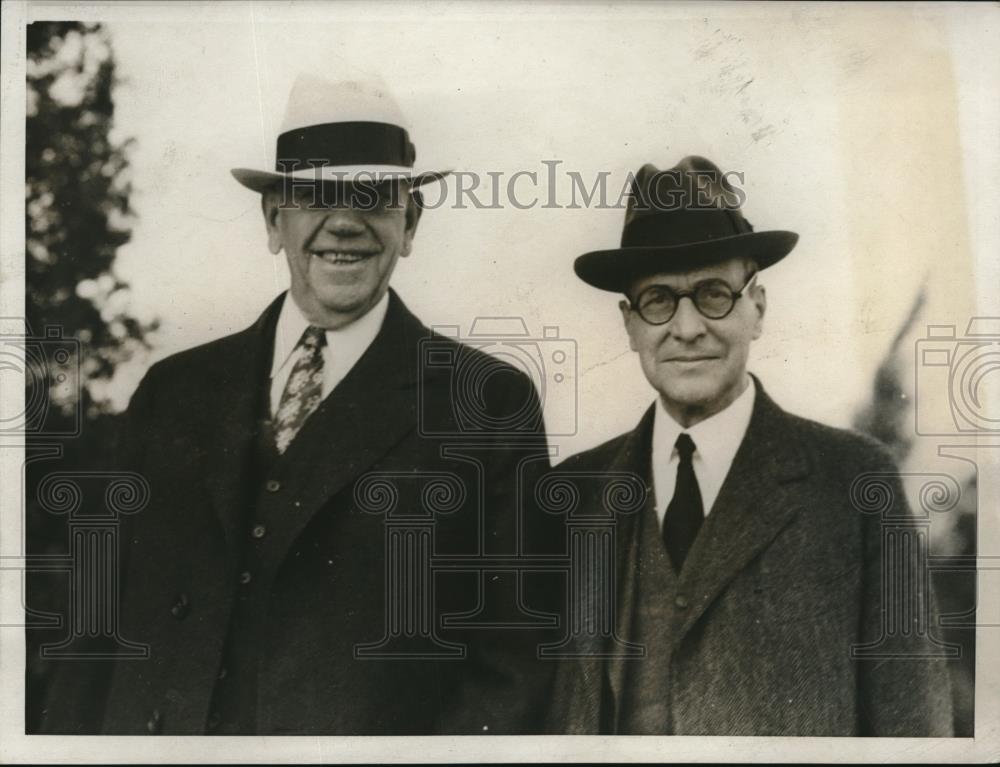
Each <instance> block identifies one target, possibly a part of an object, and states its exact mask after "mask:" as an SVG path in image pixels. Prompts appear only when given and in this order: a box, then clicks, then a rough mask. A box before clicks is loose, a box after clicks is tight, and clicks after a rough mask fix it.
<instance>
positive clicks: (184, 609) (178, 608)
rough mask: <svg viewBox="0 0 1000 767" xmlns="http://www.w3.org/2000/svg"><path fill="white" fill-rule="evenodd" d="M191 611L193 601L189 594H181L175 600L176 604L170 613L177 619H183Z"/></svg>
mask: <svg viewBox="0 0 1000 767" xmlns="http://www.w3.org/2000/svg"><path fill="white" fill-rule="evenodd" d="M189 612H191V602H190V601H189V600H188V595H187V594H181V595H180V596H179V597H177V601H176V602H174V606H173V607H171V608H170V614H171V615H173V616H174V617H175V618H176V619H177V620H183V619H184V618H186V617H187V615H188V613H189Z"/></svg>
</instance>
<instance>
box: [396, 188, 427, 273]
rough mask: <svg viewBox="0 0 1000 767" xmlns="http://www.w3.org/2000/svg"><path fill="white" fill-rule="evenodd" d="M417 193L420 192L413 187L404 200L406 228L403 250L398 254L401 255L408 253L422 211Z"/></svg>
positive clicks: (404, 255)
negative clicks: (407, 197)
mask: <svg viewBox="0 0 1000 767" xmlns="http://www.w3.org/2000/svg"><path fill="white" fill-rule="evenodd" d="M419 195H420V193H419V192H418V191H417V190H416V189H414V190H413V191H412V192H410V196H409V199H407V201H406V229H405V230H404V231H403V252H402V253H401V254H400V255H401V256H403V257H406V256H408V255H410V249H411V248H412V247H413V236H414V235H415V234H416V233H417V224H419V223H420V214H421V213H423V212H424V209H423V207H422V206H421V205H420V197H419Z"/></svg>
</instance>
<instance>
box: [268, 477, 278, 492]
mask: <svg viewBox="0 0 1000 767" xmlns="http://www.w3.org/2000/svg"><path fill="white" fill-rule="evenodd" d="M265 487H266V488H267V492H269V493H276V492H278V491H279V490H280V489H281V483H280V482H279V481H278V480H276V479H269V480H268V481H267V484H266V485H265Z"/></svg>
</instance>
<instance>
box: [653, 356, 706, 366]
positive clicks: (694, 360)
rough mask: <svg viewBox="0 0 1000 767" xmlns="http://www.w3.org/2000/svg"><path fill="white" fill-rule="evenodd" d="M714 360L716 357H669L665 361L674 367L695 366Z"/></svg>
mask: <svg viewBox="0 0 1000 767" xmlns="http://www.w3.org/2000/svg"><path fill="white" fill-rule="evenodd" d="M716 359H718V357H671V358H670V359H668V360H665V361H666V362H668V363H673V364H675V365H696V364H698V363H700V362H711V361H713V360H716Z"/></svg>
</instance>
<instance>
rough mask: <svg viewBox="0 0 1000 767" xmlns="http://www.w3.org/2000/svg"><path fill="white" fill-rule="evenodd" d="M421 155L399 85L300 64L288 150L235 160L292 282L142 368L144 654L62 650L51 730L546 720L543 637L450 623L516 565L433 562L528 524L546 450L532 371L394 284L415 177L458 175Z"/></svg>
mask: <svg viewBox="0 0 1000 767" xmlns="http://www.w3.org/2000/svg"><path fill="white" fill-rule="evenodd" d="M414 161H415V151H414V147H413V144H412V143H411V142H410V139H409V135H408V132H407V130H406V128H405V127H404V122H403V119H402V116H401V115H400V113H399V110H398V108H397V107H396V106H395V104H394V103H393V102H392V99H391V98H390V97H389V95H388V94H387V93H386V91H385V89H384V88H383V87H381V86H370V85H366V84H361V83H353V82H349V83H327V82H324V81H320V80H316V79H315V78H303V79H300V80H299V81H298V82H297V83H296V85H295V87H294V89H293V91H292V94H291V97H290V99H289V105H288V110H287V114H286V119H285V123H284V125H283V128H282V132H281V134H280V136H279V137H278V139H277V162H276V166H275V170H273V171H262V170H249V169H238V170H234V171H233V175H234V176H235V177H236V179H237V180H238V181H239V182H240V183H242V184H243V185H245V186H247V187H249V188H250V189H252V190H254V191H255V192H259V193H260V194H261V199H262V209H263V213H264V221H265V225H266V229H267V242H268V246H269V248H270V249H271V251H272V252H273V253H275V254H277V253H279V252H282V251H283V252H284V254H285V257H286V258H287V261H288V266H289V270H290V272H291V288H290V290H289V291H288V292H287V293H286V294H282V295H280V296H278V297H277V298H276V299H275V301H274V302H273V303H272V304H271V305H270V306H269V307H268V308H267V309H266V310H265V311H264V313H263V314H262V315H261V317H260V319H259V320H258V321H257V322H256V323H254V325H253V326H252V327H250V328H248V329H247V330H244V331H242V332H240V333H236V334H235V335H232V336H229V337H227V338H223V339H221V340H218V341H214V342H212V343H209V344H206V345H204V346H201V347H199V348H196V349H192V350H189V351H186V352H182V353H180V354H177V355H174V356H172V357H170V358H167V359H165V360H163V361H161V362H159V363H157V364H156V365H154V366H153V367H152V368H151V369H150V370H149V372H148V374H147V375H146V377H145V378H144V380H143V382H142V384H141V385H140V387H139V389H138V390H137V392H136V393H135V395H134V397H133V399H132V402H131V404H130V407H129V411H128V425H129V427H130V428H129V430H128V434H127V438H126V445H127V453H128V467H129V468H131V469H133V470H135V471H137V472H139V473H141V474H142V475H143V476H144V477H145V478H146V479H147V480H148V481H149V484H150V487H151V491H152V498H151V501H150V503H149V506H148V507H147V508H145V509H144V510H143V511H142V512H140V513H138V514H136V515H135V516H134V522H133V524H132V526H131V527H130V528H129V529H128V531H127V533H125V534H123V546H122V549H123V559H124V562H123V567H122V572H123V586H122V592H121V599H122V602H121V616H122V621H123V622H122V627H121V633H122V635H123V636H125V637H128V639H129V640H130V641H132V642H136V643H143V644H146V645H148V647H149V650H150V652H149V657H148V659H146V660H121V661H119V662H116V663H110V662H106V661H105V662H101V661H89V662H78V663H77V665H76V666H75V667H71V666H72V664H69V663H68V664H66V665H67V668H66V669H63V670H62V673H60V675H59V677H58V678H57V683H56V685H55V687H54V690H53V693H52V695H51V696H50V704H49V708H48V714H47V716H48V718H47V724H46V726H45V729H46V730H47V731H50V732H96V731H100V732H103V733H111V734H144V733H164V734H199V733H209V734H212V733H219V734H343V735H384V734H432V733H441V732H446V733H456V734H461V733H473V732H475V733H489V734H493V733H505V732H530V731H532V729H533V728H535V727H537V726H538V724H537V723H538V711H537V707H538V706H540V705H542V704H543V703H544V701H543V700H542V699H541V696H540V695H538V694H535V693H534V692H533V690H535V688H536V686H537V685H539V684H542V683H543V678H542V676H539V675H534V676H532V675H528V676H524V675H523V673H522V672H523V670H524V668H523V665H522V661H526V660H528V658H527V655H528V654H529V653H530V654H531V656H532V657H533V652H534V647H533V645H529V644H523V643H522V644H519V643H518V642H517V641H513V640H516V639H517V638H516V637H514V638H513V640H512V637H511V636H510V634H509V633H507V634H504V633H503V631H502V629H501V630H498V632H499V633H498V632H493V633H490V632H484V631H483V630H482V629H478V630H471V629H470V630H469V631H467V632H465V633H462V632H459V631H452V632H451V633H450V634H449V633H448V631H446V630H444V629H442V628H441V626H442V618H443V616H444V615H445V614H446V613H448V614H453V615H461V614H465V615H478V616H479V618H480V619H481V621H480V622H481V623H485V624H491V623H492V624H493V625H498V623H499V624H502V623H503V621H504V620H505V615H507V614H506V613H504V612H503V611H502V609H499V608H495V607H494V606H491V605H489V604H485V605H484V604H480V603H479V599H480V594H481V593H482V592H483V588H484V581H485V580H486V579H489V582H490V586H491V588H492V589H496V587H497V583H498V582H503V581H504V580H505V579H507V580H509V579H510V578H511V577H512V575H503V574H491V573H485V572H477V571H476V570H475V569H473V570H471V571H468V572H465V573H459V574H453V575H450V574H448V573H437V574H435V575H434V577H433V578H432V579H430V580H428V579H427V578H426V576H427V570H426V567H425V566H426V565H427V557H428V556H430V555H431V554H459V555H466V556H468V555H470V554H483V553H490V552H493V553H511V552H513V551H515V550H516V549H517V542H516V541H515V540H514V538H515V535H516V531H517V530H518V528H519V521H518V520H517V519H516V518H515V513H516V511H517V507H518V504H517V502H516V499H515V497H514V488H515V486H516V482H517V476H516V471H517V467H518V464H519V463H521V462H524V461H527V462H533V463H534V464H535V465H541V466H543V467H545V466H547V451H546V448H545V438H544V430H543V426H542V418H541V407H540V404H539V401H538V398H537V395H536V392H535V389H534V386H533V384H532V383H531V381H530V380H529V379H528V377H527V376H525V375H524V374H523V373H521V372H518V371H516V370H515V369H514V368H513V367H511V366H510V365H507V364H506V363H503V362H500V361H498V360H496V359H494V358H492V357H488V356H487V355H485V354H483V353H481V352H479V351H477V350H474V349H471V348H470V347H467V346H464V345H461V344H459V343H457V342H455V341H452V340H449V339H444V338H441V337H439V336H433V335H432V334H431V332H430V331H429V330H428V329H427V328H426V327H424V326H423V325H422V324H421V323H420V322H419V320H417V318H416V317H414V316H413V315H412V314H411V313H410V312H409V311H408V310H407V308H406V307H405V306H404V304H403V302H402V301H401V300H400V298H399V296H398V295H396V293H395V292H394V291H393V290H392V289H391V288H390V287H389V284H390V280H391V277H392V274H393V270H394V269H395V267H396V264H397V261H398V260H399V259H400V258H403V257H406V256H408V255H409V254H410V250H411V247H412V244H413V239H414V236H415V233H416V230H417V223H418V221H419V219H420V204H419V202H420V201H419V196H418V191H417V190H418V188H419V187H420V185H422V184H423V183H425V182H427V181H429V180H432V179H435V178H440V177H441V176H442V175H443V174H441V173H432V172H427V171H418V170H416V169H415V168H414ZM428 341H430V342H432V346H433V349H434V351H435V353H436V354H438V355H439V356H438V357H437V358H435V360H436V361H435V364H433V365H431V364H425V363H426V362H427V360H426V359H424V357H423V356H422V351H423V349H424V348H425V347H424V346H423V344H425V343H426V342H428ZM441 354H444V355H445V356H446V357H447V358H448V359H449V360H451V361H452V362H451V363H450V364H446V365H442V364H441V361H440V360H441V359H442V357H441V356H440V355H441ZM463 365H469V366H471V367H472V368H475V369H477V370H479V371H480V375H479V378H478V379H477V380H478V381H480V382H482V386H481V387H480V388H478V389H477V390H476V391H473V392H463V391H462V390H461V389H460V388H459V387H456V386H455V380H454V379H455V377H456V376H459V377H460V376H461V371H460V369H459V368H461V366H463ZM483 371H488V373H489V374H488V375H487V374H483ZM462 396H467V397H468V398H469V402H456V400H457V399H460V398H461V397H462ZM456 405H461V406H472V407H474V408H478V409H479V416H480V418H479V419H478V420H477V421H476V422H475V424H473V425H472V426H470V425H469V423H468V422H467V421H462V420H461V419H460V417H459V416H460V412H461V410H462V408H461V407H456ZM484 424H485V426H484ZM507 437H513V438H516V443H517V444H518V445H520V447H509V446H508V442H507V441H506V438H507ZM467 442H471V443H473V444H474V445H476V447H475V448H473V449H472V450H471V451H469V452H466V453H463V452H462V450H461V448H462V446H463V445H464V444H466V443H467ZM445 448H448V449H447V450H446V449H445ZM449 451H451V452H450V453H449ZM456 453H457V454H456ZM119 468H121V467H119ZM438 512H440V514H439V513H438ZM522 521H523V520H522ZM527 527H528V529H530V527H531V525H530V524H528V525H527ZM432 529H433V537H432V535H431V532H430V531H431V530H432ZM401 531H402V532H401ZM509 593H514V591H513V590H509ZM495 609H496V611H494V612H491V611H493V610H495ZM477 610H478V613H477ZM518 636H523V632H522V634H520V635H518ZM514 647H523V648H524V649H525V653H524V655H523V656H517V653H516V652H511V650H512V648H514ZM498 648H499V649H498ZM88 666H90V667H93V668H92V669H91V670H93V669H96V673H94V674H91V675H89V676H88V675H87V674H86V673H85V671H86V667H88ZM104 670H111V671H113V673H111V674H103V673H102V672H103V671H104ZM67 671H68V673H66V672H67ZM532 706H535V707H536V708H535V709H532Z"/></svg>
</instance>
